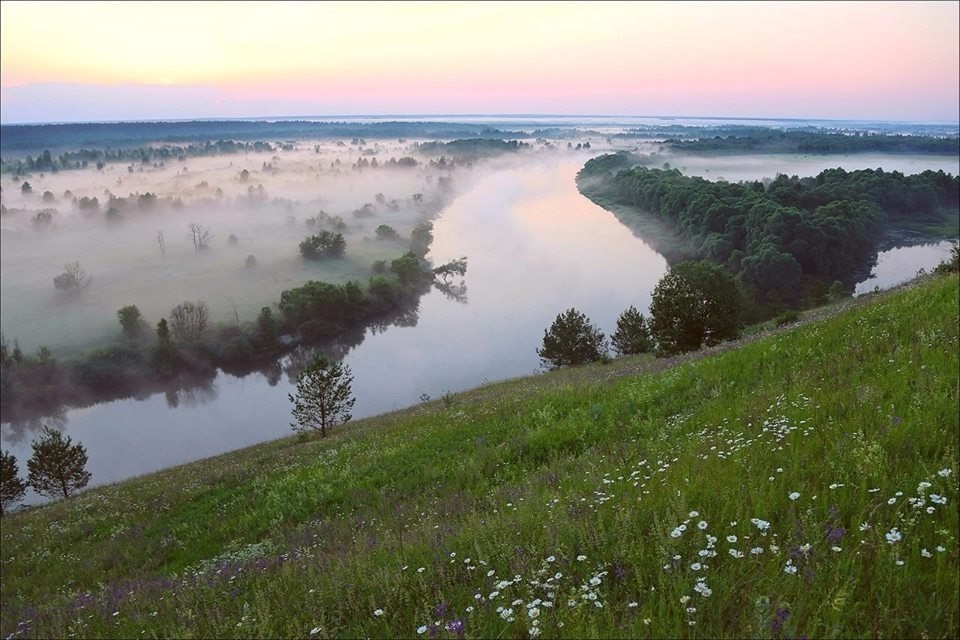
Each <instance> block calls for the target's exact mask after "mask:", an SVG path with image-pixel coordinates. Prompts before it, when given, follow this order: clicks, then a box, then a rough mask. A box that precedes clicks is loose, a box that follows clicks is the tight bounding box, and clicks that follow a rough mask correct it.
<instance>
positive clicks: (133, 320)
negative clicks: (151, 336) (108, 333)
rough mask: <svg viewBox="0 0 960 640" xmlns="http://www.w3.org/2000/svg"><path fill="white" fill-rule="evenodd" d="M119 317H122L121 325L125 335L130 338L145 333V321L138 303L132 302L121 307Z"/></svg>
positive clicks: (118, 312)
mask: <svg viewBox="0 0 960 640" xmlns="http://www.w3.org/2000/svg"><path fill="white" fill-rule="evenodd" d="M117 317H118V318H119V319H120V326H121V327H123V333H124V335H126V336H127V337H128V338H136V337H138V336H139V335H140V334H142V333H143V327H144V324H145V323H144V321H143V316H141V315H140V309H138V308H137V305H135V304H131V305H127V306H126V307H122V308H120V309H119V310H118V311H117Z"/></svg>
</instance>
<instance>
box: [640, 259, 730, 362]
mask: <svg viewBox="0 0 960 640" xmlns="http://www.w3.org/2000/svg"><path fill="white" fill-rule="evenodd" d="M742 309H743V300H742V295H741V293H740V290H739V289H738V288H737V285H736V282H734V280H733V277H732V276H730V274H729V273H727V272H726V271H724V270H723V269H722V268H720V267H718V266H716V265H713V264H710V263H709V262H681V263H680V264H677V265H675V266H673V267H671V268H670V270H669V271H668V272H667V273H666V275H664V276H663V278H661V279H660V282H659V283H657V286H656V288H655V289H654V290H653V301H652V303H651V304H650V316H651V318H650V332H651V333H652V334H653V337H654V339H655V340H656V341H657V345H658V349H659V350H660V351H661V352H662V353H663V354H666V355H670V354H675V353H683V352H685V351H695V350H697V349H699V348H700V346H701V345H707V346H710V345H714V344H717V343H718V342H720V341H722V340H729V339H732V338H735V337H737V330H738V325H739V319H740V314H741V312H742Z"/></svg>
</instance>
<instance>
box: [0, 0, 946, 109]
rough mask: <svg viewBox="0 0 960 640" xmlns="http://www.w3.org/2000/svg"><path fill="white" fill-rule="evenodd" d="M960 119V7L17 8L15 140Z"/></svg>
mask: <svg viewBox="0 0 960 640" xmlns="http://www.w3.org/2000/svg"><path fill="white" fill-rule="evenodd" d="M43 43H56V46H43ZM958 111H960V3H958V2H933V3H919V2H908V3H893V2H883V3H834V2H830V3H820V2H809V3H808V2H803V3H773V2H771V3H694V2H684V3H620V2H610V3H576V2H572V3H566V2H565V3H550V2H539V3H526V2H516V3H490V2H483V3H445V2H437V3H422V2H415V3H379V2H374V3H270V4H265V3H258V2H250V3H207V2H193V3H168V2H157V3H140V2H124V3H102V2H86V3H82V2H78V3H49V2H43V3H33V2H10V1H4V2H0V121H2V122H4V123H16V122H44V121H77V120H115V119H117V120H119V119H150V118H163V119H172V118H191V117H260V116H270V115H274V116H290V115H317V116H322V115H334V114H336V115H346V114H351V113H352V114H393V115H403V114H440V113H448V114H456V113H498V114H503V113H548V114H564V113H566V114H590V115H677V116H725V117H771V118H776V117H779V118H823V119H873V120H908V121H916V122H920V121H937V122H956V121H957V120H958V119H960V116H958Z"/></svg>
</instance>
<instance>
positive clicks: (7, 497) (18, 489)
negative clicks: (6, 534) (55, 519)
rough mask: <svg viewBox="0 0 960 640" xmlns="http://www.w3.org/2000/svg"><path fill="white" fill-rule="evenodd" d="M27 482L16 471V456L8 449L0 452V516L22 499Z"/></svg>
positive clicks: (25, 491)
mask: <svg viewBox="0 0 960 640" xmlns="http://www.w3.org/2000/svg"><path fill="white" fill-rule="evenodd" d="M26 493H27V483H26V482H24V481H23V480H22V479H21V478H20V476H19V475H18V473H17V458H16V456H14V455H13V454H12V453H10V452H8V451H3V452H0V516H2V515H3V514H4V513H6V512H7V509H9V508H10V507H11V506H13V505H15V504H16V503H18V502H20V501H21V500H23V496H24V495H25V494H26Z"/></svg>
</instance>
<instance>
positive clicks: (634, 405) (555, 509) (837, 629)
mask: <svg viewBox="0 0 960 640" xmlns="http://www.w3.org/2000/svg"><path fill="white" fill-rule="evenodd" d="M957 315H958V281H957V278H956V276H948V277H942V278H937V279H931V280H928V281H926V282H924V283H922V284H918V285H916V286H912V287H909V288H905V289H903V290H901V291H899V292H897V293H893V294H889V295H883V296H879V297H877V299H876V300H875V301H874V302H872V303H870V304H867V305H862V306H860V307H858V308H856V309H853V310H851V311H849V312H847V313H845V314H843V315H840V316H837V317H834V318H831V319H828V320H824V321H819V322H814V323H809V324H805V325H802V326H799V327H796V328H793V329H790V330H787V331H784V332H781V333H777V334H775V335H773V336H771V337H768V338H765V339H762V340H758V341H756V342H753V343H750V344H747V345H746V346H744V347H742V348H740V349H737V350H733V351H729V352H726V353H722V354H718V355H715V356H711V357H707V358H704V359H701V360H697V361H693V362H689V363H686V364H682V365H680V366H677V367H674V368H670V369H667V370H664V371H660V372H655V373H650V374H645V375H634V376H628V377H623V378H616V377H615V376H611V375H609V372H610V367H618V366H622V367H631V366H636V365H637V364H638V363H640V362H641V361H639V360H638V361H631V360H625V361H617V362H615V363H614V364H613V365H607V366H604V365H596V366H593V367H587V368H583V369H578V370H574V371H560V372H556V373H551V374H545V375H544V376H538V377H535V378H530V379H520V380H516V381H511V382H508V383H502V384H498V385H488V386H485V387H482V388H480V389H478V390H476V391H474V392H468V393H463V394H456V395H455V396H452V397H451V398H448V399H446V400H445V401H444V402H439V401H438V402H433V403H427V404H424V405H421V406H419V407H415V408H413V409H411V410H407V411H404V412H398V413H395V414H390V415H385V416H381V417H378V418H373V419H369V420H364V421H360V422H357V423H355V424H354V423H351V424H350V425H348V426H346V427H344V428H342V429H340V430H339V431H338V432H336V433H335V434H334V437H331V438H328V439H327V440H311V439H298V438H289V439H285V440H280V441H276V442H272V443H269V444H265V445H261V446H257V447H253V448H250V449H246V450H242V451H238V452H233V453H230V454H226V455H223V456H219V457H217V458H213V459H209V460H204V461H200V462H197V463H193V464H190V465H186V466H183V467H178V468H175V469H171V470H168V471H164V472H161V473H157V474H152V475H149V476H144V477H142V478H137V479H134V480H131V481H128V482H124V483H122V484H118V485H114V486H109V487H103V488H100V489H96V490H92V491H88V492H86V493H84V494H82V495H80V496H78V497H76V498H71V499H69V500H65V501H62V502H59V503H54V504H51V505H48V506H45V507H40V508H34V509H29V510H26V511H23V512H21V513H17V514H14V515H12V516H9V517H6V518H4V520H3V531H2V553H0V557H2V567H0V568H2V609H0V614H2V619H0V631H2V635H3V636H4V637H7V636H12V637H14V638H19V637H36V636H41V637H51V636H53V637H91V636H93V637H100V636H112V637H135V638H152V637H251V636H256V637H291V636H292V637H327V636H350V637H387V636H390V637H411V636H417V635H418V634H419V635H422V636H423V637H460V636H465V637H536V636H544V637H555V636H560V637H600V636H604V637H610V636H616V637H698V636H704V637H734V636H735V637H743V636H753V637H798V636H807V637H820V636H829V637H851V636H878V637H879V636H884V637H955V636H956V635H957V633H958V631H960V605H958V601H957V596H958V593H960V586H958V575H960V573H958V568H960V565H958V547H957V535H958V526H960V523H958V511H957V501H958V495H957V494H958V484H957V474H958V472H960V467H958V453H957V438H958V416H957V410H958V378H960V372H958V328H957V319H958V318H957Z"/></svg>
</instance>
